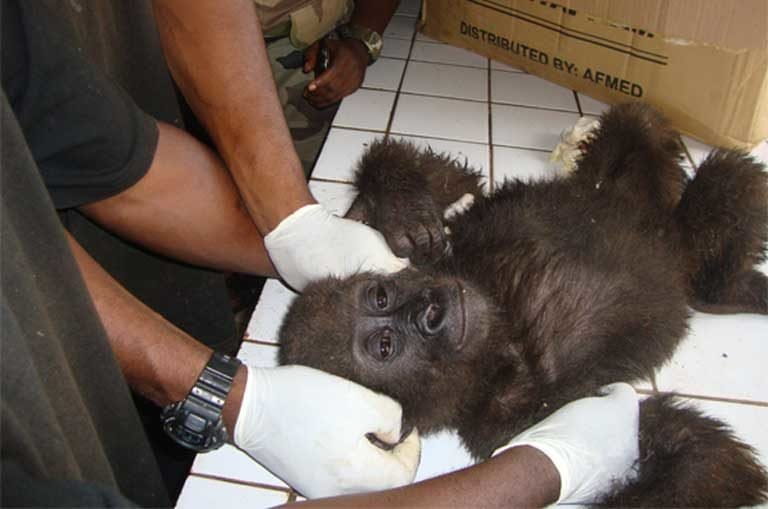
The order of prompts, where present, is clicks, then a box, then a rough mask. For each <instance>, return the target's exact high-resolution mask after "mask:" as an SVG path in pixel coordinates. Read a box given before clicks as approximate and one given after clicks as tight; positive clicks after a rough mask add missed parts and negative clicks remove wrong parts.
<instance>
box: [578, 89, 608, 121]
mask: <svg viewBox="0 0 768 509" xmlns="http://www.w3.org/2000/svg"><path fill="white" fill-rule="evenodd" d="M579 104H581V112H582V113H583V114H584V115H594V116H599V115H602V114H603V113H604V112H605V111H607V110H608V108H610V107H611V105H610V104H606V103H604V102H601V101H598V100H597V99H593V98H591V97H589V96H588V95H587V94H583V93H581V92H579Z"/></svg>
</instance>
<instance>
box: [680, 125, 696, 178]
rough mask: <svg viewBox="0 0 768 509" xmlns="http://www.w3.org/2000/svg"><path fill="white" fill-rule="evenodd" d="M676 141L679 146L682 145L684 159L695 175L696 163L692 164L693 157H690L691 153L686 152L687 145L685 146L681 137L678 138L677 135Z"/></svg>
mask: <svg viewBox="0 0 768 509" xmlns="http://www.w3.org/2000/svg"><path fill="white" fill-rule="evenodd" d="M677 141H678V143H680V145H682V147H683V153H684V154H685V158H686V159H687V160H688V163H690V165H691V169H692V170H693V172H694V173H696V169H697V168H696V163H694V161H693V156H692V155H691V152H690V151H689V150H688V145H686V144H685V142H684V141H683V137H682V136H680V135H679V134H678V135H677Z"/></svg>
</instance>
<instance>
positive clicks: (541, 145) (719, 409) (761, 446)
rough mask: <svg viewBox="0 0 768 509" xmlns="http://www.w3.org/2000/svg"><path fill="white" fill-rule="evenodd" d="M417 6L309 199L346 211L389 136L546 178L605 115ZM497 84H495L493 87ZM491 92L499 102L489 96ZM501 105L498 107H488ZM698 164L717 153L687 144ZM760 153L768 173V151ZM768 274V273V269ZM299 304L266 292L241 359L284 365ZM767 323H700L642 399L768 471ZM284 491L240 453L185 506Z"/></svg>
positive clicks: (338, 125) (220, 457)
mask: <svg viewBox="0 0 768 509" xmlns="http://www.w3.org/2000/svg"><path fill="white" fill-rule="evenodd" d="M417 5H418V2H416V1H414V0H410V1H408V0H404V1H403V2H402V4H401V8H400V11H399V12H398V15H397V16H395V18H394V20H393V22H392V23H391V24H390V26H389V28H388V29H387V31H386V32H385V34H384V36H385V37H384V51H383V53H382V55H383V57H382V58H381V59H380V61H379V62H377V63H376V64H375V65H374V66H373V67H371V68H370V70H369V71H368V74H367V76H366V80H365V83H364V87H363V89H361V90H360V91H358V92H357V93H355V94H354V95H353V96H351V97H349V98H347V99H345V100H344V102H343V104H342V106H341V108H340V109H339V113H338V114H337V116H336V119H335V121H334V126H333V128H332V129H331V131H330V133H329V135H328V138H327V139H326V142H325V145H324V148H323V151H322V154H321V156H320V158H319V159H318V161H317V164H316V166H315V169H314V172H313V180H312V182H311V183H310V189H311V190H312V192H313V193H314V195H315V196H316V197H317V199H318V200H319V201H320V202H321V203H323V204H325V205H326V206H327V207H329V208H330V209H331V210H333V211H335V212H338V213H343V212H344V211H345V210H346V207H348V205H349V204H350V203H351V201H352V199H353V196H354V193H353V191H352V189H351V186H350V185H349V184H348V183H349V181H350V180H351V178H352V175H353V167H354V164H355V162H356V161H357V159H358V158H359V156H360V154H361V153H362V152H363V150H364V149H365V147H366V146H367V144H368V143H370V141H371V140H372V139H374V138H376V137H378V136H381V135H383V134H384V133H391V134H392V135H393V136H407V137H409V138H410V139H413V140H414V141H416V142H417V143H419V144H423V145H430V146H432V148H433V149H435V150H438V151H447V152H450V153H452V154H454V155H456V156H457V157H461V158H466V159H467V160H468V161H469V162H470V164H471V165H474V166H475V167H476V168H477V169H479V170H482V172H483V174H484V175H485V176H486V177H487V179H488V181H489V182H501V181H502V180H503V179H504V178H505V177H510V176H523V177H531V178H547V177H548V176H551V175H552V173H553V171H554V170H553V169H552V168H551V166H550V164H549V162H548V153H549V150H551V149H552V148H553V147H554V145H555V144H556V143H557V141H558V139H559V134H560V132H561V130H562V129H564V128H566V127H570V126H571V125H573V123H574V122H575V121H576V120H577V118H578V117H579V114H585V115H599V114H600V113H601V112H602V111H604V110H605V108H606V105H605V104H602V103H600V102H597V101H595V100H593V99H591V98H588V97H586V96H583V95H579V96H578V97H577V96H576V94H574V93H573V92H572V91H570V90H566V89H564V88H562V87H558V86H556V85H553V84H550V83H548V82H544V81H542V80H540V79H539V78H537V77H534V76H531V75H528V74H524V73H521V72H520V71H518V70H516V69H512V68H510V67H509V66H506V65H504V64H500V63H498V62H489V61H488V60H487V59H485V58H483V57H480V56H478V55H474V54H472V53H469V52H467V51H464V50H460V49H457V48H453V47H450V46H446V45H443V44H440V43H437V42H436V41H434V40H431V39H429V38H427V37H425V36H423V35H420V34H414V30H415V26H416V17H415V16H416V12H417V10H418V8H417V7H416V6H417ZM489 84H490V86H489ZM489 94H490V96H489ZM489 99H490V101H489ZM684 142H685V143H686V146H687V148H688V152H689V154H690V156H691V158H692V159H693V162H700V161H701V160H702V159H703V157H704V156H705V155H706V152H707V151H708V149H709V148H708V147H707V146H705V145H703V144H701V143H699V142H697V141H695V140H692V139H689V138H684ZM754 154H756V155H757V156H758V157H761V158H762V160H763V161H765V162H766V163H768V142H764V143H763V144H762V145H761V146H759V147H758V148H757V149H755V151H754ZM763 270H764V271H766V272H768V264H766V265H765V266H764V267H763ZM293 297H294V294H293V293H292V292H291V291H290V290H287V289H286V288H285V287H284V286H282V285H281V284H280V283H279V282H278V281H275V280H270V281H268V282H267V284H266V285H265V287H264V291H263V293H262V297H261V299H260V302H259V304H258V306H257V308H256V310H255V312H254V315H253V317H252V319H251V322H250V324H249V327H248V331H247V334H246V341H245V343H244V345H243V347H242V349H241V352H240V354H239V355H240V357H241V358H242V359H243V360H244V361H246V362H248V363H251V364H253V365H259V366H271V365H274V364H275V362H276V357H275V355H276V351H277V348H276V341H277V331H278V327H279V324H280V321H281V319H282V316H283V313H284V312H285V310H286V309H287V306H288V304H289V303H290V301H291V299H292V298H293ZM767 358H768V317H765V316H757V315H730V316H714V315H705V314H701V313H696V314H695V315H694V317H693V320H692V322H691V331H690V334H689V336H688V337H687V338H686V340H685V341H684V343H683V344H682V345H681V347H680V349H679V351H678V353H677V354H676V355H675V357H674V359H673V360H672V361H671V362H670V363H668V364H667V365H666V366H664V367H663V368H662V369H660V370H659V372H658V373H657V374H656V376H655V380H650V381H646V382H643V383H639V384H638V389H640V390H641V391H643V392H646V393H648V392H650V391H653V390H660V391H676V392H679V393H681V394H683V395H684V396H685V397H687V398H688V399H689V400H690V401H691V402H692V403H693V404H695V405H697V406H698V407H700V408H702V409H704V410H705V411H706V412H708V413H711V414H712V415H715V416H718V417H720V418H722V419H724V420H726V421H727V422H728V423H730V424H731V426H732V427H733V428H734V429H735V431H736V433H737V434H738V435H739V436H740V437H742V438H743V439H744V440H746V441H747V442H749V443H751V444H752V445H753V446H754V447H756V448H757V450H758V451H759V453H760V454H761V458H762V461H763V462H764V463H765V464H768V433H767V432H766V429H768V377H766V376H765V373H764V364H765V359H767ZM466 462H467V457H466V454H465V453H464V452H463V450H461V448H460V447H459V445H458V441H457V440H456V437H455V436H453V435H451V434H450V433H445V434H441V435H440V436H438V437H430V438H428V439H426V440H425V441H424V445H423V454H422V464H421V466H420V469H419V474H418V479H423V478H426V477H430V476H432V475H435V474H437V473H441V472H444V471H447V470H452V469H455V468H458V467H461V466H464V465H465V464H466ZM295 499H296V494H295V493H294V492H292V491H291V490H290V488H289V487H288V486H286V485H285V484H284V483H283V482H282V481H280V480H279V479H277V478H275V477H274V476H273V475H272V474H270V473H269V472H267V471H266V470H264V469H263V468H261V467H260V466H259V465H258V464H256V463H255V462H253V461H251V460H250V459H249V458H248V457H247V456H246V455H245V454H243V453H241V452H239V451H238V450H236V449H235V448H233V447H231V446H225V447H224V448H222V449H220V450H219V451H216V452H213V453H208V454H201V455H198V457H197V459H196V461H195V463H194V465H193V468H192V473H191V475H190V477H189V478H188V480H187V483H186V484H185V487H184V490H183V492H182V495H181V498H180V499H179V502H178V507H182V508H184V509H193V508H195V509H196V508H203V507H206V508H207V507H248V508H249V509H256V508H259V507H268V506H273V505H276V504H279V503H283V502H287V501H290V500H295Z"/></svg>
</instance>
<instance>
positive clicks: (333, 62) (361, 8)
mask: <svg viewBox="0 0 768 509" xmlns="http://www.w3.org/2000/svg"><path fill="white" fill-rule="evenodd" d="M398 3H399V1H398V0H357V1H356V2H355V10H354V11H353V13H352V17H351V19H350V24H353V25H358V26H361V27H365V28H368V29H371V30H373V31H374V32H376V33H378V34H379V35H382V34H383V33H384V30H385V29H386V28H387V25H388V24H389V21H390V20H391V19H392V15H393V14H394V13H395V10H396V9H397V5H398ZM323 46H325V47H326V48H327V50H328V52H329V56H330V59H329V60H330V65H329V67H328V69H327V70H325V71H324V72H323V73H322V74H320V75H319V76H316V77H315V79H314V80H312V81H311V82H310V83H309V84H308V85H307V88H306V89H305V90H304V97H306V99H307V100H308V101H309V102H310V103H311V104H313V105H315V106H316V107H318V108H324V107H326V106H329V105H331V104H334V103H336V102H339V101H340V100H341V99H343V98H344V97H346V96H348V95H349V94H351V93H352V92H354V91H355V90H357V89H358V88H360V85H361V84H362V83H363V79H364V78H365V71H366V68H367V67H368V64H369V62H370V57H369V55H368V51H367V49H366V47H365V45H364V44H363V43H362V42H361V41H358V40H356V39H343V38H342V39H331V38H327V37H326V38H324V39H323V40H321V41H317V42H315V43H314V44H312V45H311V46H310V47H309V48H307V50H306V52H305V57H304V72H310V71H312V70H314V69H315V68H316V66H317V58H318V54H319V52H320V48H321V47H323Z"/></svg>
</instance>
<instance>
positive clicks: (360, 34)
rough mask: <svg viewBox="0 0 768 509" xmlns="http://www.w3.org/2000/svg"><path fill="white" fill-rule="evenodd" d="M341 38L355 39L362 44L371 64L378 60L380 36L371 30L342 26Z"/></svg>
mask: <svg viewBox="0 0 768 509" xmlns="http://www.w3.org/2000/svg"><path fill="white" fill-rule="evenodd" d="M340 32H341V35H342V37H345V38H348V39H357V40H358V41H360V42H362V43H363V44H364V45H365V47H366V49H367V50H368V56H370V58H371V62H374V61H376V59H377V58H379V54H380V53H381V47H382V39H381V36H380V35H379V34H378V33H377V32H375V31H373V30H371V29H370V28H365V27H362V26H359V25H344V26H343V27H342V28H341V30H340Z"/></svg>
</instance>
